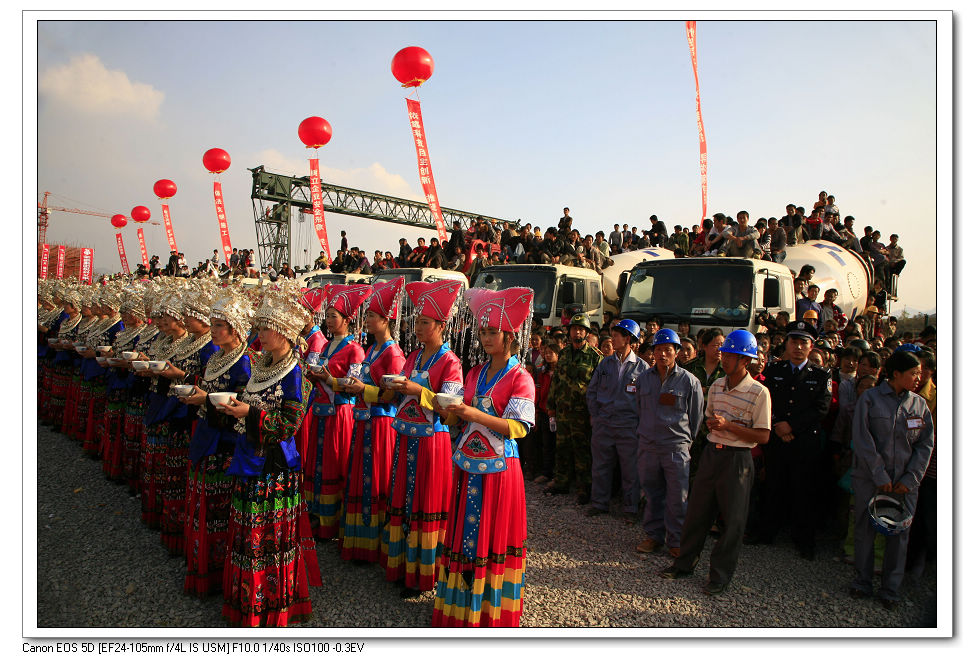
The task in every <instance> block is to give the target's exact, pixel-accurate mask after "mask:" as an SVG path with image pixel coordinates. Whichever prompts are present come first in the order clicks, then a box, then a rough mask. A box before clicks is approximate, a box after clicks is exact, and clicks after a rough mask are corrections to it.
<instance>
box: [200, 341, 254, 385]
mask: <svg viewBox="0 0 975 658" xmlns="http://www.w3.org/2000/svg"><path fill="white" fill-rule="evenodd" d="M245 349H247V343H244V342H241V343H240V345H238V346H237V347H235V348H234V349H233V350H231V351H230V352H224V350H223V348H222V347H221V348H220V350H219V351H217V353H216V354H214V355H213V356H211V357H210V360H209V361H207V367H206V371H204V373H203V379H205V380H206V381H208V382H212V381H213V380H214V379H216V378H217V377H219V376H220V375H222V374H224V373H225V372H227V371H228V370H230V369H231V368H233V367H234V364H235V363H237V361H239V360H240V357H241V356H242V355H243V354H244V350H245Z"/></svg>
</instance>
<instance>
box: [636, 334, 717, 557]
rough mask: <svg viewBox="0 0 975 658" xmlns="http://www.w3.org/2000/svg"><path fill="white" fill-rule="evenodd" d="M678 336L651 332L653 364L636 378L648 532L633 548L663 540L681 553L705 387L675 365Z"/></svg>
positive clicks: (651, 547) (649, 548)
mask: <svg viewBox="0 0 975 658" xmlns="http://www.w3.org/2000/svg"><path fill="white" fill-rule="evenodd" d="M678 351H680V337H679V336H678V335H677V333H676V332H675V331H673V330H672V329H661V330H660V331H658V332H657V333H656V334H655V335H654V337H653V359H654V367H653V368H652V369H648V370H647V371H646V372H645V373H643V374H642V375H641V376H640V378H639V379H638V380H637V383H636V391H637V398H638V401H639V425H638V427H637V437H638V440H639V445H638V450H637V464H638V468H639V472H640V486H642V487H643V493H644V495H645V497H646V499H647V504H646V507H645V508H644V509H643V529H644V531H646V533H647V538H646V539H644V540H643V541H642V542H640V543H639V544H638V545H637V547H636V550H637V552H638V553H654V552H656V551H657V550H658V549H660V548H661V547H663V546H664V545H666V546H667V548H668V549H669V551H670V554H671V555H673V556H674V557H677V555H679V553H680V534H681V529H682V528H683V526H684V516H685V514H686V513H687V491H688V485H689V480H690V466H691V442H692V441H693V439H694V436H695V435H696V434H697V430H698V428H699V427H700V425H701V419H702V417H703V412H704V391H703V389H702V388H701V382H700V381H699V380H698V379H697V377H695V376H694V375H692V374H691V373H689V372H688V371H687V370H684V369H683V368H681V367H680V366H679V365H677V353H678Z"/></svg>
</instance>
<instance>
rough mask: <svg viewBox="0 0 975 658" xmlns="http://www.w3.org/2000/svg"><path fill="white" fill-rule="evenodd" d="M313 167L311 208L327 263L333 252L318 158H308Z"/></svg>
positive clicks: (330, 259) (329, 261) (330, 260)
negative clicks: (327, 229)
mask: <svg viewBox="0 0 975 658" xmlns="http://www.w3.org/2000/svg"><path fill="white" fill-rule="evenodd" d="M308 164H309V165H310V167H311V180H310V183H311V210H312V213H313V214H314V216H315V232H316V233H317V234H318V241H319V242H321V243H322V250H324V251H325V259H326V261H325V262H327V263H331V262H332V252H331V251H330V250H329V248H328V233H326V232H325V208H324V206H323V205H322V176H321V174H320V173H319V171H318V158H311V159H309V160H308Z"/></svg>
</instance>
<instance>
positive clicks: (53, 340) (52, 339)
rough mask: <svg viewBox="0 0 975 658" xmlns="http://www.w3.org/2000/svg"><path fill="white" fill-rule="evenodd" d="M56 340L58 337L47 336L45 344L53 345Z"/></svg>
mask: <svg viewBox="0 0 975 658" xmlns="http://www.w3.org/2000/svg"><path fill="white" fill-rule="evenodd" d="M56 342H58V339H57V338H48V339H47V344H48V345H53V344H54V343H56Z"/></svg>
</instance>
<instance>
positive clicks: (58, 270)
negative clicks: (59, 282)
mask: <svg viewBox="0 0 975 658" xmlns="http://www.w3.org/2000/svg"><path fill="white" fill-rule="evenodd" d="M64 255H65V248H64V245H63V244H59V245H58V264H57V266H56V267H55V270H54V276H55V277H56V278H58V279H63V278H64Z"/></svg>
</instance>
